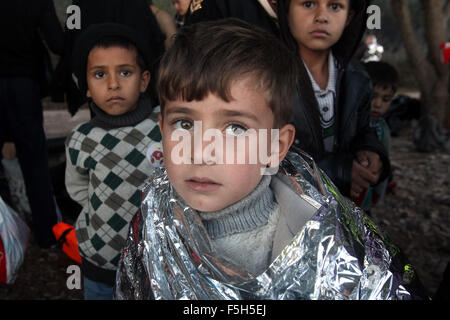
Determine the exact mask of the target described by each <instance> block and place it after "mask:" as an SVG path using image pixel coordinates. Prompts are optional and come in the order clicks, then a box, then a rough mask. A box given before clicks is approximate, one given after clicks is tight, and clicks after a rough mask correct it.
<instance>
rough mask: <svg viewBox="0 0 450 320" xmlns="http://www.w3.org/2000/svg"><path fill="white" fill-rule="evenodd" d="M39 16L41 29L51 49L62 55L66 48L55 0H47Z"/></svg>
mask: <svg viewBox="0 0 450 320" xmlns="http://www.w3.org/2000/svg"><path fill="white" fill-rule="evenodd" d="M41 10H42V11H41V14H40V17H39V29H40V30H41V33H42V35H43V37H44V39H45V42H46V43H47V45H48V47H49V48H50V50H51V51H52V52H53V53H55V54H57V55H62V53H63V49H64V34H63V29H62V26H61V23H60V22H59V20H58V17H57V16H56V11H55V6H54V4H53V0H45V1H43V3H42V7H41Z"/></svg>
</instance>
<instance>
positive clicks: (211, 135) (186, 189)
mask: <svg viewBox="0 0 450 320" xmlns="http://www.w3.org/2000/svg"><path fill="white" fill-rule="evenodd" d="M230 95H231V97H232V98H233V99H232V101H230V102H226V101H224V100H222V99H221V98H220V97H218V96H216V95H214V94H212V93H209V94H208V96H207V97H205V98H204V99H203V100H201V101H183V100H176V101H167V102H166V104H165V106H164V111H163V112H164V114H163V116H160V129H161V132H162V138H163V139H162V142H163V150H164V162H165V166H166V169H167V175H168V177H169V180H170V182H171V184H172V185H173V186H174V188H175V190H176V191H177V193H178V195H179V196H181V198H182V199H183V200H184V201H185V202H186V203H187V204H188V205H189V206H191V207H192V208H194V209H196V210H199V211H208V212H209V211H217V210H221V209H223V208H225V207H227V206H229V205H231V204H233V203H235V202H237V201H239V200H241V199H243V198H244V197H245V196H247V195H248V194H249V193H250V192H252V191H253V190H254V189H255V187H256V186H257V185H258V183H259V181H260V180H261V178H262V173H261V170H262V169H264V168H265V167H266V165H267V164H268V163H267V162H264V160H262V157H261V154H262V153H265V154H264V156H266V155H268V154H270V153H272V155H273V158H270V159H271V160H269V161H272V159H275V160H277V161H281V160H282V158H283V157H284V155H285V153H286V152H287V150H288V149H289V147H290V145H291V143H292V140H293V137H294V135H295V129H294V128H293V126H292V125H285V126H284V127H283V128H281V129H280V130H278V129H274V130H278V131H279V136H278V137H277V136H276V135H273V131H272V129H273V127H274V115H273V113H272V111H271V109H270V107H269V106H268V104H267V101H266V99H265V96H264V92H263V91H261V90H260V89H256V88H255V86H254V84H253V81H248V80H238V81H236V82H235V83H233V84H232V85H231V87H230ZM180 139H181V140H180ZM275 144H276V145H277V146H279V147H278V150H276V149H275V151H274V152H272V150H274V149H273V146H274V145H275ZM261 149H264V150H265V151H262V150H261ZM261 152H262V153H261ZM266 152H267V153H266ZM240 159H242V161H240ZM252 159H254V161H252ZM270 164H273V163H270ZM276 166H277V165H276ZM276 168H278V166H277V167H276Z"/></svg>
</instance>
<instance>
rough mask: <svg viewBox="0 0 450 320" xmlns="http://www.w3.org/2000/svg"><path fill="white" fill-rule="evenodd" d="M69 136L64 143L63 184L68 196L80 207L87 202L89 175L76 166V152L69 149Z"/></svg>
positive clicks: (86, 171)
mask: <svg viewBox="0 0 450 320" xmlns="http://www.w3.org/2000/svg"><path fill="white" fill-rule="evenodd" d="M72 136H73V134H72V135H70V136H69V138H68V139H67V142H66V173H65V184H66V189H67V193H68V194H69V196H70V197H71V198H72V199H73V200H74V201H76V202H77V203H78V204H80V205H81V206H84V205H85V203H86V202H87V201H88V188H89V173H88V170H83V169H81V168H79V167H77V165H76V156H77V154H74V153H76V152H77V151H76V150H73V149H71V148H69V147H68V146H69V145H70V144H71V138H72Z"/></svg>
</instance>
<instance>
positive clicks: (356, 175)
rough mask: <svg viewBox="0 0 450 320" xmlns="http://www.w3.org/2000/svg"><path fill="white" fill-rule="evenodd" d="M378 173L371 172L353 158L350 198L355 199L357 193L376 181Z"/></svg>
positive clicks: (357, 195)
mask: <svg viewBox="0 0 450 320" xmlns="http://www.w3.org/2000/svg"><path fill="white" fill-rule="evenodd" d="M378 178H379V175H375V174H373V173H372V172H371V171H370V169H369V168H366V167H364V166H363V165H361V164H360V163H359V161H357V160H353V167H352V184H351V190H350V195H351V197H352V199H357V198H358V197H359V194H360V193H361V192H362V191H363V190H365V189H367V188H369V187H370V186H371V185H374V184H376V183H377V182H378Z"/></svg>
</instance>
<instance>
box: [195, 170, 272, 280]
mask: <svg viewBox="0 0 450 320" xmlns="http://www.w3.org/2000/svg"><path fill="white" fill-rule="evenodd" d="M270 181H271V176H263V178H262V179H261V181H260V183H259V184H258V186H257V187H256V189H255V190H253V191H252V192H251V193H250V194H249V195H248V196H246V197H245V198H244V199H242V200H240V201H238V202H237V203H235V204H233V205H231V206H229V207H227V208H225V209H222V210H220V211H215V212H200V213H199V214H200V217H201V219H202V221H203V224H204V225H205V228H206V230H207V232H208V234H209V236H210V237H211V239H212V240H213V243H214V245H215V248H216V249H217V251H218V253H219V254H223V255H224V256H226V257H227V258H228V259H230V260H231V261H233V262H234V263H235V264H236V265H237V266H240V267H241V268H243V269H245V270H247V271H249V272H251V273H253V274H255V275H258V274H261V273H262V272H264V271H265V270H266V269H267V267H268V266H269V265H270V257H271V252H272V244H273V238H274V235H275V229H276V225H277V222H278V218H279V206H278V204H277V203H276V201H275V197H274V194H273V192H272V190H271V189H270V186H269V185H270Z"/></svg>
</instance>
